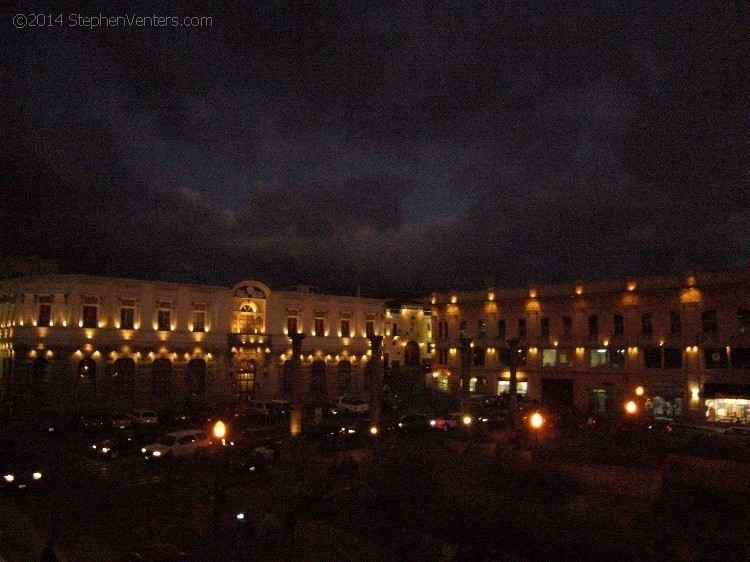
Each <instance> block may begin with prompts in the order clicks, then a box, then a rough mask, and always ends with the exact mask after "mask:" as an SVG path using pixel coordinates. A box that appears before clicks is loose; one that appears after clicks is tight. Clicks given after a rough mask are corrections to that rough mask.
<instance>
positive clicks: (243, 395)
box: [235, 359, 258, 401]
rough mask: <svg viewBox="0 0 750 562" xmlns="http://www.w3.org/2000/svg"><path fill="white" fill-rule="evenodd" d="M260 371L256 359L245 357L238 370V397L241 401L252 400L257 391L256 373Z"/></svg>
mask: <svg viewBox="0 0 750 562" xmlns="http://www.w3.org/2000/svg"><path fill="white" fill-rule="evenodd" d="M257 372H258V363H257V362H256V361H255V359H243V360H242V361H240V366H239V369H238V370H237V380H236V381H235V382H236V383H237V388H238V392H239V395H238V398H239V399H240V401H248V400H252V398H253V394H254V391H255V373H257Z"/></svg>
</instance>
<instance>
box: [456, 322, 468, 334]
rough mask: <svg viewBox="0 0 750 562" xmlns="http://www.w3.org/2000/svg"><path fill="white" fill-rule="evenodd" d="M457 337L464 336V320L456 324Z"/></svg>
mask: <svg viewBox="0 0 750 562" xmlns="http://www.w3.org/2000/svg"><path fill="white" fill-rule="evenodd" d="M458 337H459V338H465V337H466V320H461V322H459V324H458Z"/></svg>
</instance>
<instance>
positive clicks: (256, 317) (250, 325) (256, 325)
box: [237, 301, 263, 334]
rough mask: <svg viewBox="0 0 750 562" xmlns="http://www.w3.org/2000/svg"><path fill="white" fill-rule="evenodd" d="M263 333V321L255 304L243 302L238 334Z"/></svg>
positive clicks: (238, 318)
mask: <svg viewBox="0 0 750 562" xmlns="http://www.w3.org/2000/svg"><path fill="white" fill-rule="evenodd" d="M262 331H263V320H262V318H261V316H260V314H258V307H257V306H256V305H255V303H254V302H250V301H248V302H243V303H242V304H241V305H240V308H239V311H238V316H237V333H238V334H259V333H261V332H262Z"/></svg>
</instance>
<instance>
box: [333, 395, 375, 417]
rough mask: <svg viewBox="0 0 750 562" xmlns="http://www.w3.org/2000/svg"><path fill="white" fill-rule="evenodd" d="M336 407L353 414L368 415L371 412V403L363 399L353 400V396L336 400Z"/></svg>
mask: <svg viewBox="0 0 750 562" xmlns="http://www.w3.org/2000/svg"><path fill="white" fill-rule="evenodd" d="M336 406H337V407H338V408H339V409H340V410H344V411H347V412H351V413H353V414H366V413H367V412H369V411H370V403H369V402H367V401H366V400H362V399H361V398H352V397H351V396H342V397H340V398H339V399H338V400H336Z"/></svg>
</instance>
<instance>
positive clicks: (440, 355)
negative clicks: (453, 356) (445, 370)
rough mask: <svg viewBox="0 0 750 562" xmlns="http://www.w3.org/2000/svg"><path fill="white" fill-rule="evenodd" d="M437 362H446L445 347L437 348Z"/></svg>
mask: <svg viewBox="0 0 750 562" xmlns="http://www.w3.org/2000/svg"><path fill="white" fill-rule="evenodd" d="M438 363H439V364H440V365H447V364H448V350H447V349H446V348H440V349H439V350H438Z"/></svg>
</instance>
